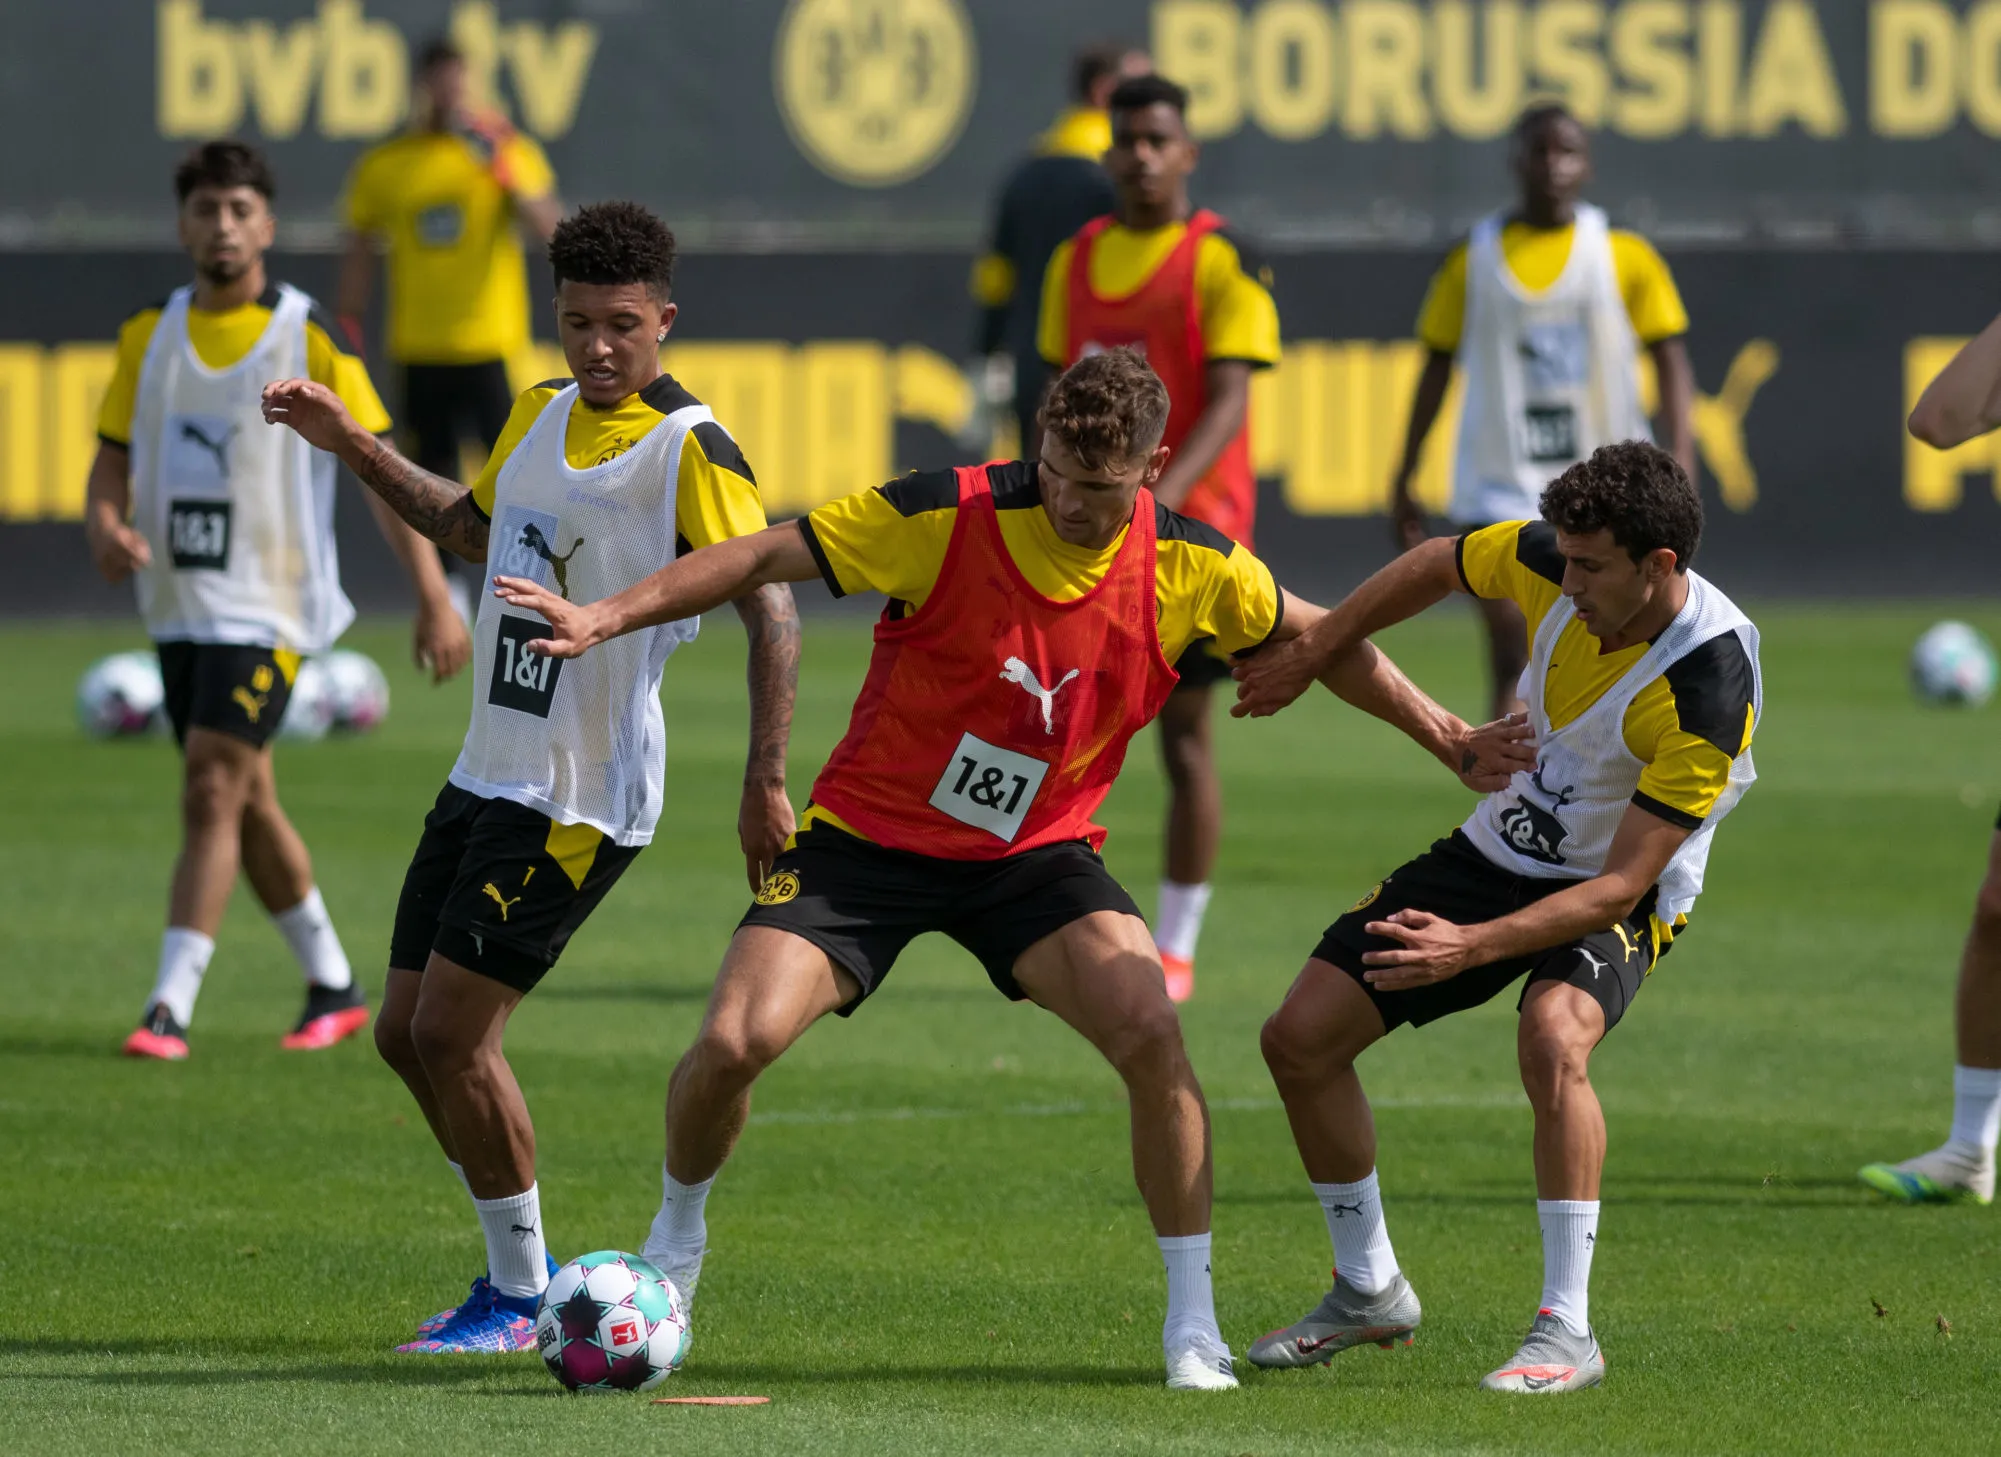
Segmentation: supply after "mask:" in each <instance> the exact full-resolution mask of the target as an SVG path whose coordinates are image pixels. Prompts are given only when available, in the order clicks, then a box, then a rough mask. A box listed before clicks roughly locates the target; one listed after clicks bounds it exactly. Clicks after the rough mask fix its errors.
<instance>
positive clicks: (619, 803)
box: [451, 384, 715, 845]
mask: <svg viewBox="0 0 2001 1457" xmlns="http://www.w3.org/2000/svg"><path fill="white" fill-rule="evenodd" d="M576 399H577V387H576V386H575V385H574V384H572V385H570V386H569V387H568V388H567V389H564V390H561V391H559V392H558V393H557V395H556V396H555V398H554V399H552V400H550V401H549V403H548V404H547V405H545V406H543V408H542V413H541V414H540V415H538V416H536V418H535V423H534V424H533V425H531V426H530V427H529V428H528V433H527V434H526V435H525V436H523V437H522V440H521V443H520V444H519V445H517V446H516V447H515V448H514V451H513V453H512V454H510V455H509V456H508V457H507V461H506V463H505V464H504V465H502V466H501V468H500V474H499V476H498V478H497V479H496V480H495V482H494V492H493V524H492V527H491V529H490V532H489V535H488V546H487V555H486V575H487V577H488V579H489V580H490V579H491V578H493V577H497V576H505V577H527V578H530V579H532V580H534V581H536V582H539V583H541V584H542V585H543V586H544V587H547V588H549V589H550V590H551V591H553V592H556V593H558V594H559V595H561V596H562V597H564V598H566V599H567V600H569V601H571V602H595V601H597V600H599V599H600V598H603V597H609V596H611V595H612V594H613V593H615V592H620V591H623V590H624V589H625V588H627V587H630V586H631V585H632V584H633V583H635V582H637V581H639V580H640V579H641V578H643V577H647V576H650V575H652V574H653V573H654V572H657V571H658V570H660V568H662V567H664V566H666V565H667V564H668V563H669V562H671V561H673V560H674V543H675V531H674V506H675V496H676V487H677V484H678V482H679V480H680V474H681V447H682V444H683V442H684V441H685V440H686V439H687V437H688V432H689V431H690V430H692V429H694V428H695V426H696V425H698V424H702V423H704V422H713V421H714V419H715V416H713V415H712V414H710V413H709V410H708V408H707V407H706V406H703V405H684V406H683V407H682V408H680V409H678V410H676V411H674V412H673V413H672V414H671V415H668V416H667V417H666V418H665V419H664V420H662V421H660V423H659V424H657V425H655V426H654V427H653V428H652V429H651V430H648V431H647V432H646V434H645V435H644V436H643V437H641V439H640V441H639V443H638V444H637V445H635V446H633V447H632V449H630V450H628V451H626V452H625V453H624V454H623V455H619V456H616V457H614V458H613V459H611V460H609V461H606V462H605V463H604V464H603V465H599V466H593V467H591V468H590V469H588V470H574V469H572V468H571V466H570V464H569V462H568V461H567V460H566V459H565V458H564V454H563V438H564V435H565V434H566V433H567V431H568V428H569V422H570V409H571V407H572V406H573V405H574V404H575V403H576ZM700 625H701V621H700V619H699V618H689V619H687V620H686V621H683V622H670V623H663V624H661V625H659V626H657V627H649V628H646V629H644V630H642V631H639V632H634V633H628V634H626V635H625V636H624V637H616V638H613V639H612V640H611V641H610V642H605V643H600V644H598V646H596V647H594V648H592V649H591V650H590V651H589V652H587V653H585V654H584V655H583V656H582V657H580V658H571V659H567V660H565V659H557V658H542V657H537V656H535V655H534V654H532V653H530V652H529V651H528V650H527V649H528V644H529V643H530V642H533V641H534V640H535V639H536V638H539V637H545V636H547V634H548V624H547V623H546V622H544V621H543V620H542V618H541V617H540V616H538V615H537V614H535V613H532V612H529V611H526V610H525V609H523V608H519V607H509V606H506V605H505V604H503V603H500V602H494V601H489V602H487V603H485V604H484V605H483V606H482V607H481V609H480V613H479V618H478V620H477V622H476V624H475V625H474V628H473V672H472V677H473V704H472V722H471V723H470V725H468V727H467V729H466V738H465V747H464V748H463V749H461V750H460V751H459V758H458V763H457V764H455V765H454V766H453V768H452V774H451V781H452V783H454V784H456V785H458V786H459V788H461V789H464V790H466V791H467V792H469V793H472V794H477V795H480V796H481V797H483V798H486V799H509V800H513V801H514V802H515V803H516V804H523V805H527V806H528V807H529V808H530V809H534V810H539V811H540V812H541V813H543V814H545V815H548V816H549V817H550V818H551V819H553V820H556V821H558V822H559V823H562V824H566V825H574V824H585V825H591V826H593V827H595V828H596V829H599V830H601V831H603V832H604V833H605V834H606V835H608V836H610V837H611V839H612V840H613V841H614V842H616V843H617V844H620V845H643V844H645V843H646V842H647V841H648V840H650V839H652V838H653V827H654V825H655V824H656V823H657V822H658V821H659V818H660V806H661V800H662V796H663V793H664V780H665V774H666V744H667V727H666V720H665V718H664V717H663V716H662V714H661V711H660V677H661V672H662V670H663V669H664V668H665V667H666V664H667V659H668V657H669V656H670V655H671V654H672V653H673V651H674V650H675V649H676V648H677V647H679V646H680V645H681V644H682V643H684V642H688V641H690V640H692V639H693V638H694V636H695V633H696V630H697V629H698V628H699V627H700Z"/></svg>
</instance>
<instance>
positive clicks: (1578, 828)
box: [1462, 572, 1765, 924]
mask: <svg viewBox="0 0 2001 1457" xmlns="http://www.w3.org/2000/svg"><path fill="white" fill-rule="evenodd" d="M1575 616H1576V611H1575V609H1574V608H1573V606H1572V605H1571V601H1570V599H1569V598H1568V597H1564V598H1560V599H1559V600H1558V601H1557V603H1556V605H1555V606H1553V607H1551V608H1550V609H1549V611H1548V612H1546V613H1544V614H1543V618H1542V621H1541V623H1540V624H1538V625H1537V627H1536V632H1535V641H1534V646H1533V650H1532V651H1531V653H1530V655H1529V666H1528V671H1527V672H1525V673H1524V674H1523V675H1522V688H1523V691H1524V694H1525V695H1526V697H1527V699H1528V707H1529V723H1530V724H1531V726H1533V727H1534V729H1535V732H1536V738H1537V740H1538V741H1539V743H1540V748H1539V750H1538V752H1537V762H1536V767H1535V769H1534V771H1533V772H1530V771H1527V770H1524V771H1522V772H1520V773H1517V774H1516V775H1515V776H1514V779H1513V780H1512V782H1510V783H1509V785H1508V787H1507V788H1506V789H1503V790H1499V791H1497V792H1495V793H1493V794H1490V795H1488V796H1487V797H1486V798H1485V799H1483V800H1481V801H1480V805H1479V807H1478V808H1477V809H1475V810H1474V811H1473V815H1472V817H1471V818H1470V819H1468V820H1467V821H1466V823H1465V825H1464V826H1462V829H1463V830H1464V832H1465V834H1466V838H1467V839H1469V840H1471V841H1472V842H1473V844H1474V846H1475V847H1476V848H1477V849H1478V850H1479V851H1480V853H1481V854H1483V855H1485V856H1486V857H1487V858H1488V859H1489V860H1491V861H1493V862H1494V864H1496V865H1498V866H1500V867H1501V868H1502V869H1503V870H1506V871H1508V872H1510V873H1512V874H1515V875H1522V876H1528V877H1530V878H1532V879H1543V880H1588V879H1590V878H1591V877H1592V876H1594V875H1598V874H1601V873H1602V872H1603V871H1604V869H1605V857H1606V855H1607V854H1608V853H1609V852H1610V850H1611V848H1612V836H1613V835H1614V833H1615V832H1616V831H1617V830H1618V828H1619V821H1620V820H1622V819H1624V818H1625V815H1626V809H1627V807H1628V806H1629V805H1630V804H1631V802H1632V798H1633V794H1634V791H1636V790H1637V789H1638V788H1639V786H1640V772H1641V770H1642V769H1643V768H1644V767H1645V766H1644V765H1642V764H1641V763H1640V761H1639V760H1638V759H1636V758H1634V757H1633V751H1632V750H1631V749H1629V748H1627V747H1626V734H1625V724H1626V710H1627V708H1628V707H1629V706H1631V704H1632V702H1633V699H1634V697H1635V696H1636V695H1637V694H1638V693H1639V692H1640V690H1641V689H1643V688H1645V687H1646V686H1647V685H1648V684H1649V683H1651V682H1653V681H1654V680H1655V679H1656V678H1658V677H1660V676H1661V675H1662V674H1663V673H1665V672H1666V671H1667V670H1668V668H1669V667H1670V666H1672V665H1673V664H1674V663H1676V662H1679V661H1680V660H1681V659H1682V658H1684V657H1686V656H1687V655H1688V654H1689V653H1691V652H1693V651H1694V650H1695V649H1696V648H1698V647H1700V646H1701V645H1702V644H1703V643H1705V642H1708V641H1710V640H1711V639H1712V638H1717V637H1721V636H1722V635H1723V634H1724V633H1726V632H1734V633H1736V634H1737V636H1738V638H1739V640H1740V641H1741V642H1742V643H1743V645H1744V652H1745V655H1746V656H1747V657H1748V658H1749V659H1750V662H1751V683H1752V700H1751V701H1752V724H1753V727H1754V730H1755V726H1756V724H1757V722H1758V720H1759V719H1760V718H1762V717H1763V715H1764V711H1765V699H1764V677H1763V675H1762V673H1761V671H1760V669H1759V667H1758V629H1757V628H1755V627H1753V626H1752V625H1751V622H1750V620H1749V619H1748V618H1746V617H1745V616H1744V614H1743V613H1742V612H1740V611H1738V610H1737V606H1736V604H1735V603H1733V602H1731V600H1730V599H1729V598H1728V597H1725V596H1724V595H1723V594H1722V593H1721V592H1719V591H1717V590H1716V588H1715V587H1713V586H1711V585H1710V584H1709V583H1708V582H1707V581H1705V580H1704V579H1703V578H1701V577H1699V576H1697V575H1696V574H1695V573H1694V572H1690V573H1689V574H1688V601H1687V602H1686V603H1685V604H1683V606H1682V609H1681V611H1680V612H1679V613H1678V614H1676V616H1675V619H1674V621H1673V622H1671V623H1669V624H1668V627H1667V630H1666V631H1665V632H1663V633H1662V634H1661V635H1660V636H1659V637H1658V638H1657V639H1655V641H1654V643H1653V646H1652V647H1650V648H1649V649H1648V650H1647V651H1646V652H1645V653H1643V654H1641V656H1640V660H1639V661H1638V662H1637V663H1635V664H1633V666H1632V667H1631V668H1629V669H1628V670H1627V671H1626V674H1625V676H1624V677H1622V678H1620V679H1619V681H1618V682H1617V683H1615V684H1613V685H1612V686H1611V687H1610V688H1608V689H1606V690H1605V693H1604V695H1603V696H1602V697H1600V698H1599V699H1598V701H1597V702H1596V703H1594V704H1592V705H1591V707H1589V708H1587V709H1586V710H1585V711H1584V712H1583V713H1582V714H1580V715H1578V716H1577V717H1576V718H1575V719H1572V720H1571V721H1570V722H1569V723H1567V724H1565V725H1564V726H1563V727H1562V728H1560V729H1557V730H1555V731H1552V730H1551V729H1550V726H1549V714H1548V711H1547V709H1546V708H1545V706H1544V689H1545V687H1546V685H1547V683H1548V679H1549V665H1550V659H1551V657H1552V656H1553V655H1554V653H1555V651H1556V643H1557V639H1558V638H1559V637H1561V636H1562V635H1563V630H1564V628H1565V627H1566V626H1568V625H1569V623H1570V622H1571V621H1572V620H1573V619H1574V618H1575ZM1757 777H1758V775H1757V770H1756V768H1755V767H1754V766H1753V764H1752V762H1751V750H1750V747H1749V745H1748V744H1747V745H1746V747H1745V749H1744V751H1743V752H1742V753H1741V754H1739V755H1738V756H1737V758H1736V760H1735V761H1734V762H1733V763H1732V764H1731V766H1730V783H1729V786H1728V787H1727V788H1726V789H1725V790H1724V791H1723V793H1722V795H1721V796H1720V797H1719V798H1718V799H1717V801H1716V805H1715V807H1714V808H1713V809H1711V810H1710V812H1709V817H1708V818H1707V819H1705V820H1704V821H1703V822H1702V824H1701V826H1700V827H1699V828H1697V829H1696V830H1695V832H1694V833H1693V834H1691V835H1690V836H1689V837H1688V838H1687V839H1686V840H1684V841H1682V844H1681V848H1680V849H1679V850H1677V851H1675V854H1674V858H1673V859H1671V860H1670V861H1669V862H1668V866H1667V869H1666V870H1665V871H1663V872H1662V873H1661V878H1660V898H1659V904H1658V906H1657V908H1656V910H1655V914H1656V915H1658V916H1659V917H1660V918H1661V919H1662V920H1663V921H1666V922H1668V923H1670V924H1672V923H1673V921H1674V918H1675V917H1676V916H1681V915H1686V914H1687V913H1688V910H1689V908H1690V907H1691V906H1693V905H1694V904H1695V898H1696V897H1697V896H1698V895H1700V894H1701V893H1702V873H1703V868H1704V866H1705V865H1707V864H1708V861H1709V842H1710V839H1711V837H1712V836H1714V835H1715V833H1716V827H1717V825H1719V824H1720V823H1722V821H1723V817H1724V816H1725V815H1727V814H1729V813H1730V811H1731V810H1732V809H1734V808H1735V807H1736V805H1737V801H1738V800H1740V799H1742V798H1743V797H1744V791H1745V790H1746V789H1749V788H1750V787H1751V783H1752V781H1753V780H1755V779H1756V778H1757Z"/></svg>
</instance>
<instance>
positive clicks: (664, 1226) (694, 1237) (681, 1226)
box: [642, 1164, 716, 1265]
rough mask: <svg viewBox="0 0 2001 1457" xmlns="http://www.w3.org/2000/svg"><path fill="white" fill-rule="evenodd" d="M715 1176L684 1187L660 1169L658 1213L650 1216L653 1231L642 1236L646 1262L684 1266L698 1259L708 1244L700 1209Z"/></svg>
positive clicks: (713, 1183) (706, 1227)
mask: <svg viewBox="0 0 2001 1457" xmlns="http://www.w3.org/2000/svg"><path fill="white" fill-rule="evenodd" d="M715 1183H716V1176H715V1175H714V1174H710V1175H709V1176H708V1178H706V1179H704V1180H702V1182H701V1183H699V1184H684V1183H682V1182H681V1181H680V1180H679V1179H677V1178H675V1177H674V1176H673V1175H672V1174H670V1173H668V1172H667V1166H666V1165H665V1164H662V1165H661V1166H660V1212H659V1213H658V1214H656V1215H654V1216H653V1228H652V1230H651V1231H650V1232H649V1233H648V1234H647V1236H646V1248H645V1249H644V1250H643V1251H642V1254H643V1256H644V1257H645V1258H646V1259H649V1260H651V1261H653V1263H654V1264H656V1265H661V1264H665V1265H686V1264H688V1263H689V1262H690V1261H692V1260H696V1259H699V1258H700V1257H701V1254H702V1251H703V1250H704V1249H706V1248H707V1247H708V1243H709V1222H708V1220H707V1219H706V1218H704V1217H703V1214H702V1210H703V1208H704V1206H706V1205H707V1204H708V1202H709V1190H711V1189H712V1188H714V1187H715Z"/></svg>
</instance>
